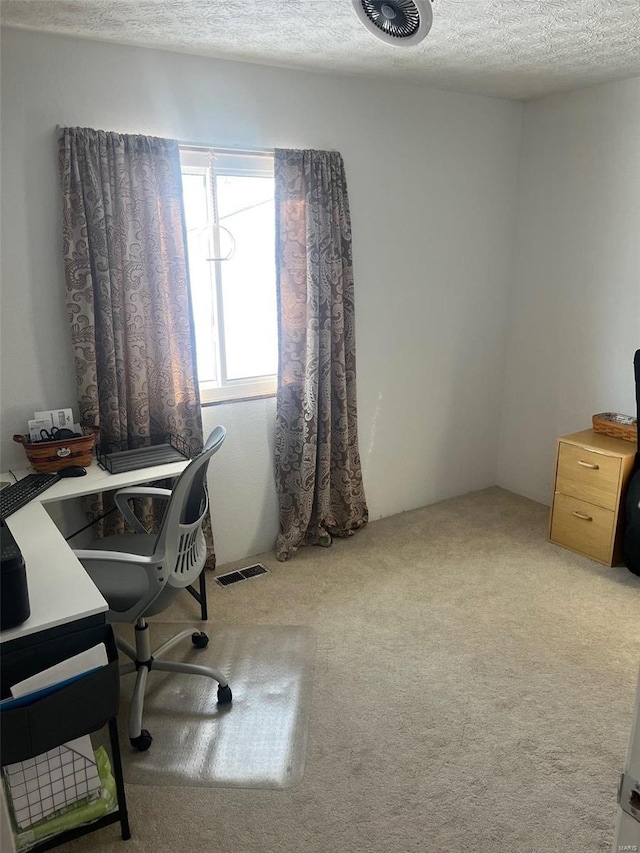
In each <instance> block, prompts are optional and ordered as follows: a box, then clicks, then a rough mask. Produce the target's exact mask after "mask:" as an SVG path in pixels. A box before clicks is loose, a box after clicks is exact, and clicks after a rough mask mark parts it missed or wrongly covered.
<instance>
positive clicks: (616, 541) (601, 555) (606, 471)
mask: <svg viewBox="0 0 640 853" xmlns="http://www.w3.org/2000/svg"><path fill="white" fill-rule="evenodd" d="M635 455H636V445H635V444H634V443H633V442H631V441H622V440H621V439H619V438H610V437H609V436H608V435H601V434H600V433H597V432H594V431H593V430H591V429H586V430H584V431H583V432H574V433H572V434H571V435H563V436H562V437H561V438H559V439H558V457H557V464H556V479H555V487H554V493H553V506H552V507H551V523H550V526H549V541H550V542H553V543H555V544H556V545H562V546H563V547H564V548H569V549H570V550H571V551H576V552H577V553H578V554H584V555H585V556H586V557H591V559H592V560H597V561H598V562H599V563H604V564H605V565H606V566H615V565H618V563H620V562H621V547H622V535H623V520H624V504H623V498H624V494H625V490H626V487H627V483H628V481H629V478H630V476H631V469H632V467H633V460H634V458H635Z"/></svg>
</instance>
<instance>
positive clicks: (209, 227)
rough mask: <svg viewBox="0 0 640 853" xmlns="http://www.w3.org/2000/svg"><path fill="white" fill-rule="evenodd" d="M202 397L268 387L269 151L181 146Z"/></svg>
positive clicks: (271, 351)
mask: <svg viewBox="0 0 640 853" xmlns="http://www.w3.org/2000/svg"><path fill="white" fill-rule="evenodd" d="M181 160H182V181H183V196H184V208H185V220H186V228H187V244H188V253H189V275H190V280H191V294H192V302H193V312H194V320H195V335H196V349H197V362H198V379H199V382H200V393H201V397H202V401H203V402H215V401H218V400H229V399H237V398H239V397H252V396H259V395H264V394H271V393H274V392H275V380H276V373H277V369H278V336H277V314H276V285H275V233H274V229H275V212H274V179H273V156H270V155H262V154H255V153H251V152H233V153H227V152H218V151H212V150H209V149H196V148H183V149H181Z"/></svg>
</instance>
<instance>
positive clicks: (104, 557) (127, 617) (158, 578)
mask: <svg viewBox="0 0 640 853" xmlns="http://www.w3.org/2000/svg"><path fill="white" fill-rule="evenodd" d="M73 553H74V554H75V555H76V557H77V558H78V559H79V560H80V562H81V563H82V565H83V566H84V567H85V569H86V571H87V573H88V575H89V576H90V577H91V568H92V564H94V563H101V564H102V565H104V564H105V563H119V564H121V565H128V566H131V568H132V569H134V570H135V569H142V570H143V571H144V573H145V574H146V576H147V592H146V593H145V594H144V595H143V596H142V598H141V599H140V600H139V601H136V602H135V604H134V605H133V607H131V608H130V609H129V610H127V611H124V612H120V611H118V621H124V622H127V621H133V622H135V621H136V619H137V618H138V617H139V616H141V615H142V614H144V613H145V612H146V610H147V608H148V607H149V606H150V605H151V604H152V603H153V602H154V601H155V599H156V598H157V597H158V596H159V595H160V593H161V592H162V590H163V588H164V586H165V585H166V583H167V579H168V577H169V571H168V569H167V566H166V563H165V561H164V560H161V561H160V562H158V555H157V554H156V555H154V556H153V557H148V556H143V555H141V554H126V553H124V552H122V551H106V550H105V551H101V550H98V549H97V548H96V549H92V548H89V549H87V548H78V549H77V550H74V552H73ZM95 568H96V569H97V568H98V567H97V566H95ZM94 582H95V581H94ZM96 586H97V587H98V589H100V586H99V584H97V583H96ZM105 598H106V596H105ZM107 603H108V604H109V607H111V603H110V602H107Z"/></svg>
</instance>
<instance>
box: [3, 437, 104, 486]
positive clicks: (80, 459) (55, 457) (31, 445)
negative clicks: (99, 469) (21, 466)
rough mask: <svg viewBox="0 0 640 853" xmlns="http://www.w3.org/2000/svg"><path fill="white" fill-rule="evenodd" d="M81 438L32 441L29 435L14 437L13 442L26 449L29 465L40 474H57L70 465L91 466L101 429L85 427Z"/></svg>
mask: <svg viewBox="0 0 640 853" xmlns="http://www.w3.org/2000/svg"><path fill="white" fill-rule="evenodd" d="M82 432H83V433H84V434H83V435H81V436H80V437H79V438H64V439H62V441H31V440H30V439H29V436H28V435H14V436H13V440H14V441H17V442H18V444H21V445H22V446H23V447H24V452H25V453H26V454H27V459H28V460H29V465H31V467H32V468H33V470H34V471H37V472H38V473H39V474H55V473H56V471H59V470H60V469H61V468H67V467H68V466H69V465H82V466H85V467H86V466H87V465H91V459H92V454H93V448H94V447H95V443H96V437H97V435H98V433H99V432H100V428H99V427H94V426H83V427H82Z"/></svg>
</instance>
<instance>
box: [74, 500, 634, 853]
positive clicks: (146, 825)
mask: <svg viewBox="0 0 640 853" xmlns="http://www.w3.org/2000/svg"><path fill="white" fill-rule="evenodd" d="M546 526H547V510H546V508H545V507H542V506H540V505H539V504H535V503H533V502H531V501H527V500H525V499H523V498H519V497H516V496H514V495H512V494H509V493H507V492H504V491H502V490H500V489H489V490H486V491H483V492H478V493H474V494H471V495H467V496H464V497H461V498H456V499H454V500H450V501H445V502H444V503H440V504H437V505H435V506H431V507H427V508H425V509H421V510H415V511H412V512H408V513H405V514H402V515H399V516H395V517H394V518H388V519H383V520H382V521H378V522H375V523H372V524H370V525H369V526H368V527H367V528H365V529H364V530H362V531H360V532H359V533H358V534H357V535H356V536H355V537H353V538H352V539H349V540H345V541H339V542H336V543H335V544H334V546H333V547H332V548H330V549H326V550H325V549H321V548H307V549H304V550H303V551H301V552H299V554H298V555H297V556H296V558H294V559H293V561H291V562H290V563H287V564H279V563H277V562H276V561H275V560H274V559H273V557H272V555H265V556H264V557H263V558H262V559H263V562H265V563H266V564H267V565H268V567H269V568H270V570H271V571H270V573H269V574H267V575H263V576H261V577H257V578H254V579H252V580H248V581H244V582H242V583H240V584H237V585H235V586H230V587H227V588H221V587H219V586H218V585H217V584H215V583H213V582H212V578H210V579H209V580H210V581H211V583H210V607H211V612H212V614H213V617H214V618H215V619H216V620H219V621H224V622H226V623H228V624H265V625H266V624H273V625H286V624H300V625H304V624H306V625H309V626H310V627H311V628H313V629H314V630H315V632H316V634H317V638H318V651H317V658H316V665H315V672H314V679H315V680H314V685H313V699H312V709H311V718H310V725H309V742H308V753H307V765H306V772H305V776H304V778H303V780H302V782H301V783H300V784H299V785H298V786H297V787H293V788H290V789H288V790H285V791H263V790H260V791H246V790H233V789H221V788H186V787H176V788H157V787H143V786H136V785H132V786H129V788H128V799H129V810H130V815H131V824H132V831H133V835H134V837H133V839H132V840H131V841H129V842H127V843H126V845H125V846H124V847H123V846H122V842H120V841H119V840H118V835H117V831H116V829H115V828H114V827H108V828H105V829H103V830H100V832H98V833H95V834H93V835H90V836H87V837H85V838H84V839H82V840H80V841H79V842H75V843H74V844H73V845H72V847H73V849H74V850H75V849H77V850H98V851H114V853H115V851H122V850H127V851H129V853H134V851H163V853H164V851H188V853H198V851H203V852H204V853H336V851H338V853H409V852H410V851H415V853H418V852H419V853H470V851H473V853H567V851H569V850H575V851H576V853H578V851H579V853H592V851H605V850H610V847H611V842H612V838H613V825H614V819H615V813H616V805H615V793H616V785H617V780H618V773H619V771H620V769H621V768H622V765H623V762H624V757H625V753H626V747H627V741H628V736H629V731H630V726H631V712H632V708H633V696H634V690H635V680H636V676H637V667H638V649H639V643H638V641H639V639H640V627H639V626H640V579H639V578H637V577H635V576H633V575H632V574H631V573H630V572H628V571H627V570H626V569H624V568H616V569H608V568H605V567H603V566H600V565H598V564H596V563H593V562H591V561H589V560H587V559H584V558H582V557H579V556H577V555H575V554H572V553H570V552H568V551H564V550H562V549H560V548H557V547H555V546H553V545H550V544H549V543H547V542H546V532H547V530H546ZM221 535H222V533H219V536H221ZM226 568H227V567H225V569H226ZM194 612H195V602H193V601H192V600H191V599H189V598H188V597H187V596H186V595H185V597H184V599H181V600H180V602H179V604H178V605H177V606H176V608H175V610H174V611H173V612H172V613H171V617H172V618H175V620H176V621H184V620H185V619H188V618H189V615H190V614H193V613H194Z"/></svg>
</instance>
